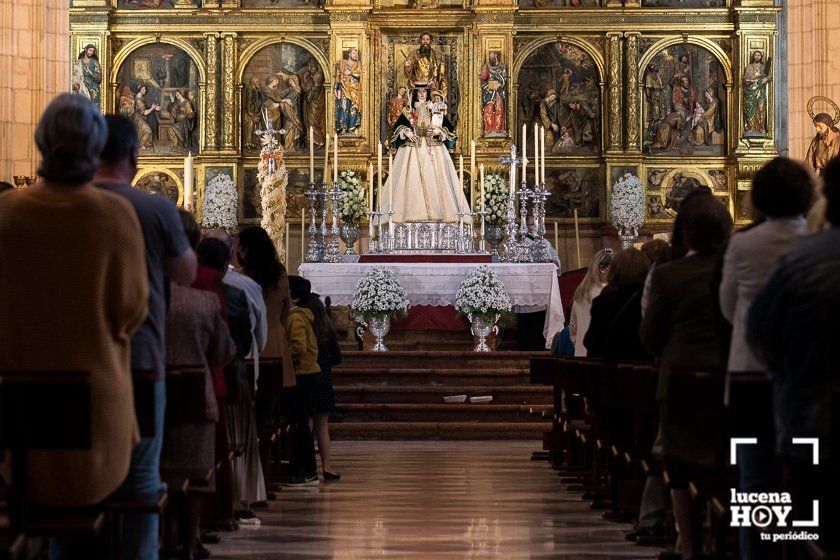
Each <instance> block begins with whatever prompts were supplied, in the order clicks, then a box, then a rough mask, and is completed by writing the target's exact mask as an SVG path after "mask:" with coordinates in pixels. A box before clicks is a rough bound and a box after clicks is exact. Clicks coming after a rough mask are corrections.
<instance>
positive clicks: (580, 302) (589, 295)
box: [569, 249, 613, 356]
mask: <svg viewBox="0 0 840 560" xmlns="http://www.w3.org/2000/svg"><path fill="white" fill-rule="evenodd" d="M612 256H613V251H612V249H601V250H600V251H598V252H597V253H595V256H594V257H593V258H592V262H591V263H590V265H589V269H588V270H587V271H586V276H585V277H584V278H583V282H581V283H580V285H579V286H578V287H577V290H575V295H574V298H573V300H572V314H571V317H570V318H569V335H570V336H571V338H572V342H573V343H574V345H575V356H586V346H584V344H583V337H584V336H585V335H586V331H588V330H589V321H590V320H591V319H592V316H591V315H590V311H591V309H592V300H593V299H595V298H596V297H598V295H599V294H600V293H601V290H603V289H604V286H606V285H607V271H608V270H609V269H610V262H611V261H612Z"/></svg>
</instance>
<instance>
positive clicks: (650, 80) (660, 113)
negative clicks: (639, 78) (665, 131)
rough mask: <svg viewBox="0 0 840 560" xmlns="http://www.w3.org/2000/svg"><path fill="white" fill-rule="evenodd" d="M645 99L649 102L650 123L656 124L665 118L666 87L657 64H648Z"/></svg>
mask: <svg viewBox="0 0 840 560" xmlns="http://www.w3.org/2000/svg"><path fill="white" fill-rule="evenodd" d="M645 99H647V102H648V123H651V124H652V123H655V122H657V121H660V120H662V119H664V118H665V115H667V111H666V109H665V86H664V85H663V84H662V76H660V75H659V68H658V67H657V66H656V64H653V63H651V64H648V66H647V72H646V73H645Z"/></svg>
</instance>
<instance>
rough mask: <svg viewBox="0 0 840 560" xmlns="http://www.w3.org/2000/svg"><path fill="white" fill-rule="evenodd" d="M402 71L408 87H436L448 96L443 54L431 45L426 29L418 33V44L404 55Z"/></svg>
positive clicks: (429, 35)
mask: <svg viewBox="0 0 840 560" xmlns="http://www.w3.org/2000/svg"><path fill="white" fill-rule="evenodd" d="M403 72H404V73H405V77H406V78H407V79H408V87H409V88H410V89H412V90H413V89H415V88H430V89H437V90H440V91H441V92H442V93H443V95H444V97H448V96H449V81H448V80H447V78H446V63H445V62H444V59H443V54H442V53H441V52H440V51H438V50H437V49H435V48H434V47H432V34H431V33H429V32H428V31H424V32H422V33H421V34H420V46H419V47H418V48H417V49H416V50H414V51H412V52H411V54H409V55H408V56H407V57H406V59H405V63H404V64H403Z"/></svg>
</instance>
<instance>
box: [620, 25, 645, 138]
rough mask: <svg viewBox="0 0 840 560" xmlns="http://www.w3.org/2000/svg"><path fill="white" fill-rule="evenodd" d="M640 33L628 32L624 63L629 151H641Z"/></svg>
mask: <svg viewBox="0 0 840 560" xmlns="http://www.w3.org/2000/svg"><path fill="white" fill-rule="evenodd" d="M639 35H640V34H639V33H636V32H630V33H626V34H625V37H626V38H627V44H626V45H625V50H624V65H625V68H626V71H627V90H626V91H627V93H626V99H627V105H626V109H627V113H626V114H625V119H624V131H625V132H624V134H625V138H624V141H625V146H626V148H627V151H628V152H639V151H641V144H640V142H639V130H640V128H641V127H640V125H639V107H640V104H639V101H640V99H639V91H640V90H639Z"/></svg>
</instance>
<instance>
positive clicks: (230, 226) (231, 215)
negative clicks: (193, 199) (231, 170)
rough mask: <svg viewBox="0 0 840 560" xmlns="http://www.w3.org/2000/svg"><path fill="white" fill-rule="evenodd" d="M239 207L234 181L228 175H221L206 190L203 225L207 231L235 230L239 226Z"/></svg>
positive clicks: (208, 184) (202, 212)
mask: <svg viewBox="0 0 840 560" xmlns="http://www.w3.org/2000/svg"><path fill="white" fill-rule="evenodd" d="M238 205H239V193H238V192H237V191H236V185H235V184H234V182H233V179H231V178H230V175H228V174H226V173H219V174H218V175H216V176H215V177H214V178H213V179H211V180H210V182H209V183H207V186H206V187H205V189H204V201H203V203H202V207H201V225H202V226H204V227H205V228H207V229H213V228H222V229H225V230H227V231H228V232H230V231H233V230H235V229H236V228H237V226H238V225H239V213H238Z"/></svg>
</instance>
